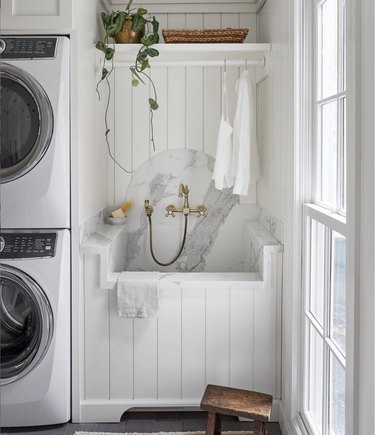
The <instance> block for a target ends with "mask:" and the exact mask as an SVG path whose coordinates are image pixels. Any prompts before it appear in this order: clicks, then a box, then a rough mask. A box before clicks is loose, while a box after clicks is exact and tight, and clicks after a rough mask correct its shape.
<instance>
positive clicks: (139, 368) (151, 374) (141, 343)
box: [134, 319, 158, 399]
mask: <svg viewBox="0 0 375 435" xmlns="http://www.w3.org/2000/svg"><path fill="white" fill-rule="evenodd" d="M157 337H158V333H157V319H134V398H135V399H156V398H157V370H158V366H157V361H158V356H157V352H158V342H157Z"/></svg>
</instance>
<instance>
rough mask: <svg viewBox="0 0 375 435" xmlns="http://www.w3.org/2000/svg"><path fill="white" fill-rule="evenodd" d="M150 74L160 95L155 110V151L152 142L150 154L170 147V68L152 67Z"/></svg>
mask: <svg viewBox="0 0 375 435" xmlns="http://www.w3.org/2000/svg"><path fill="white" fill-rule="evenodd" d="M150 75H151V77H152V80H153V81H154V84H155V87H156V92H157V95H158V104H159V108H158V110H155V111H154V120H153V124H154V141H155V152H154V150H153V148H152V144H151V143H150V155H151V156H152V155H154V154H155V153H160V152H162V151H165V150H167V148H168V82H167V79H168V70H167V68H151V70H150Z"/></svg>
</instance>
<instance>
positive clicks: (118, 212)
mask: <svg viewBox="0 0 375 435" xmlns="http://www.w3.org/2000/svg"><path fill="white" fill-rule="evenodd" d="M111 216H112V217H113V218H123V217H124V216H125V215H124V212H123V211H122V210H121V208H118V209H117V210H115V211H113V212H112V213H111Z"/></svg>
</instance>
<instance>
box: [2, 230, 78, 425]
mask: <svg viewBox="0 0 375 435" xmlns="http://www.w3.org/2000/svg"><path fill="white" fill-rule="evenodd" d="M0 334H1V339H0V386H1V388H0V423H1V427H18V426H35V425H48V424H59V423H65V422H67V421H68V420H69V419H70V233H69V231H68V230H58V231H51V230H40V231H30V230H27V231H1V232H0Z"/></svg>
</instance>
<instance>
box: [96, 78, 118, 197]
mask: <svg viewBox="0 0 375 435" xmlns="http://www.w3.org/2000/svg"><path fill="white" fill-rule="evenodd" d="M114 75H115V74H111V75H110V76H109V78H108V81H109V85H110V89H111V91H109V88H108V86H107V82H106V81H102V82H101V83H100V85H99V88H98V90H99V93H100V103H99V104H100V113H101V117H100V118H99V122H101V123H102V128H101V129H100V134H103V138H102V141H103V146H104V147H105V148H108V146H109V149H110V151H111V154H112V155H113V156H114V155H115V131H114V126H115V117H114V105H115V103H114V97H113V85H114ZM109 92H110V101H109V105H108V114H107V123H108V128H109V129H110V131H109V133H108V144H109V145H107V143H106V139H105V132H106V126H105V119H104V118H105V111H106V107H107V102H108V95H109ZM107 161H108V165H107V168H108V180H107V183H108V184H107V191H108V202H109V204H114V203H115V163H114V161H113V160H112V159H111V158H110V157H109V154H107Z"/></svg>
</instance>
